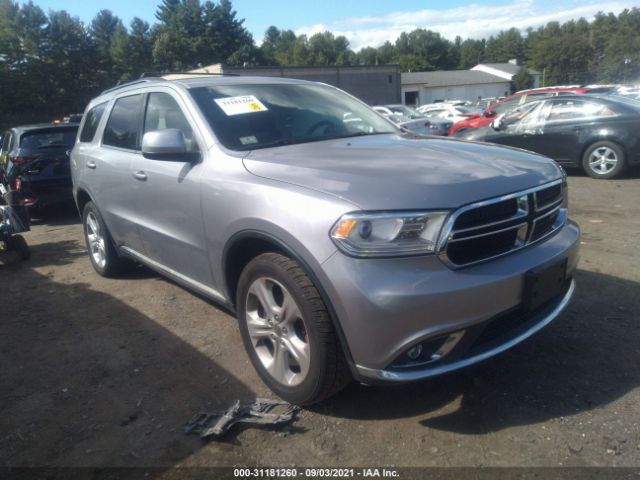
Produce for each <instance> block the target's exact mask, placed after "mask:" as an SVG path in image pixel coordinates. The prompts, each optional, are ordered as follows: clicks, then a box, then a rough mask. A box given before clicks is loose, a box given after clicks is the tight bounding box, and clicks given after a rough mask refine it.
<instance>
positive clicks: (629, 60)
mask: <svg viewBox="0 0 640 480" xmlns="http://www.w3.org/2000/svg"><path fill="white" fill-rule="evenodd" d="M630 63H631V59H630V58H629V57H625V59H624V78H623V80H622V83H627V65H629V64H630Z"/></svg>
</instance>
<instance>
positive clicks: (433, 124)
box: [373, 104, 453, 136]
mask: <svg viewBox="0 0 640 480" xmlns="http://www.w3.org/2000/svg"><path fill="white" fill-rule="evenodd" d="M373 109H374V110H375V111H376V112H378V113H379V114H380V115H382V116H383V117H385V118H386V119H388V120H390V121H391V122H393V123H395V124H396V125H398V126H399V127H401V128H403V129H405V130H408V131H410V132H411V133H415V134H417V135H437V136H446V135H448V134H449V129H450V128H451V126H452V125H453V122H452V121H451V120H447V119H444V118H437V117H436V118H431V117H429V116H427V115H425V114H424V113H421V112H419V111H417V110H416V109H415V108H412V107H408V106H406V105H401V104H394V105H376V106H374V107H373Z"/></svg>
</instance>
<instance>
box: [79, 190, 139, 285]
mask: <svg viewBox="0 0 640 480" xmlns="http://www.w3.org/2000/svg"><path fill="white" fill-rule="evenodd" d="M82 226H83V228H84V238H85V241H86V244H87V250H88V251H89V259H90V260H91V265H93V268H94V270H95V271H96V272H98V273H99V274H100V275H102V276H103V277H112V276H115V275H118V274H119V273H123V272H125V271H126V270H128V269H129V268H131V266H132V262H131V261H130V260H128V259H126V258H122V257H120V256H118V252H117V251H116V249H115V247H114V245H113V241H112V240H111V235H109V230H107V226H106V225H105V223H104V221H103V219H102V216H101V215H100V212H99V211H98V209H97V208H96V206H95V205H94V203H93V202H87V204H86V205H85V206H84V210H83V213H82Z"/></svg>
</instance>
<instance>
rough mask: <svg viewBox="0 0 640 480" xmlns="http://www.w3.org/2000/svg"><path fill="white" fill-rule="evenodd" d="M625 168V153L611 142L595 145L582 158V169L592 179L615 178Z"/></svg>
mask: <svg viewBox="0 0 640 480" xmlns="http://www.w3.org/2000/svg"><path fill="white" fill-rule="evenodd" d="M625 166H626V164H625V155H624V152H623V151H622V149H621V148H620V147H619V146H618V145H617V144H615V143H613V142H609V141H602V142H596V143H594V144H593V145H591V146H590V147H589V148H587V150H586V152H584V155H583V156H582V168H583V169H584V171H585V172H587V175H589V176H590V177H592V178H615V177H617V176H618V175H620V174H621V173H622V172H623V171H624V169H625Z"/></svg>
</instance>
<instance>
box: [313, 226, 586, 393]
mask: <svg viewBox="0 0 640 480" xmlns="http://www.w3.org/2000/svg"><path fill="white" fill-rule="evenodd" d="M579 237H580V229H579V227H578V225H577V224H575V223H574V222H572V221H568V222H567V224H566V225H565V226H563V227H562V228H561V229H560V230H558V231H557V232H556V233H554V234H553V235H552V236H551V237H549V238H548V239H546V240H544V241H542V242H540V243H538V244H535V245H531V246H530V247H527V248H525V249H523V250H520V251H518V252H514V253H512V254H510V255H506V256H504V257H502V258H498V259H495V260H492V261H488V262H486V263H483V264H479V265H475V266H472V267H468V268H464V269H460V270H455V271H454V270H451V269H449V268H447V267H446V266H445V265H444V264H443V263H442V262H441V261H440V260H439V259H438V258H437V257H435V256H426V257H408V258H400V259H398V258H395V259H357V258H351V257H347V256H345V255H342V254H340V253H336V254H334V255H333V256H332V257H331V258H329V259H328V260H327V261H326V262H325V263H324V264H323V265H322V268H323V270H322V272H321V276H322V278H321V280H322V283H323V286H324V288H325V291H326V292H327V294H328V295H329V298H330V300H331V302H332V305H333V307H334V310H335V312H336V315H337V317H338V319H339V321H340V326H341V329H342V331H343V333H344V338H345V340H346V343H347V346H348V348H349V351H350V354H351V358H352V359H353V362H354V364H355V373H356V375H357V376H358V377H359V378H358V379H359V380H361V381H364V382H375V381H387V382H403V381H413V380H419V379H422V378H428V377H431V376H434V375H439V374H442V373H446V372H450V371H453V370H457V369H459V368H463V367H466V366H468V365H471V364H473V363H477V362H479V361H482V360H484V359H487V358H489V357H491V356H493V355H496V354H498V353H500V352H502V351H504V350H507V349H508V348H511V347H512V346H514V345H516V344H518V343H519V342H521V341H523V340H524V339H526V338H528V337H529V336H531V335H533V334H534V333H535V332H537V331H538V330H540V329H541V328H543V327H544V326H545V325H547V324H549V323H550V322H551V321H552V320H553V319H554V318H556V317H557V316H558V315H559V314H560V312H562V310H563V309H564V308H565V307H566V306H567V305H568V303H569V302H570V300H571V297H572V295H573V293H574V291H575V283H574V281H573V280H572V279H571V275H572V273H573V271H574V270H575V268H576V265H577V261H578V250H579ZM563 260H566V262H567V270H566V271H567V278H569V279H570V280H569V281H568V282H567V284H566V288H565V290H564V291H563V292H562V293H561V295H559V296H558V297H557V298H555V299H553V300H552V301H550V302H549V303H547V304H545V305H544V306H543V307H541V308H540V309H538V310H537V311H534V312H533V313H531V314H528V315H526V316H524V317H523V316H522V315H520V316H519V317H517V314H518V312H519V311H520V306H521V304H522V301H523V298H522V296H523V291H524V285H525V275H526V274H527V272H529V271H531V270H533V269H536V268H538V267H539V266H541V265H545V264H548V263H554V262H561V261H563ZM329 279H330V280H329ZM509 315H511V316H514V320H513V322H516V321H517V324H516V323H513V328H511V326H512V325H511V323H509V322H511V320H510V318H511V317H509ZM516 317H517V319H516ZM497 319H500V322H498V321H497ZM488 325H492V329H493V330H496V325H497V326H498V327H499V328H503V327H504V330H505V334H504V335H493V337H492V338H491V341H487V342H484V343H483V344H482V345H478V343H477V342H475V343H474V342H473V340H474V339H477V337H478V336H482V330H485V329H486V330H489V328H488ZM494 333H495V332H494ZM498 333H499V332H498ZM449 336H450V337H452V338H455V340H456V342H458V341H459V345H458V346H456V348H450V349H446V348H445V349H444V355H442V357H441V358H439V359H438V360H437V361H433V362H430V363H429V364H426V365H424V366H421V367H419V368H410V369H399V368H396V367H395V366H392V365H395V363H394V362H396V361H397V359H398V358H399V357H401V356H402V355H403V354H404V353H405V352H406V351H407V349H409V348H411V347H412V346H415V345H418V344H427V343H428V342H429V341H431V340H433V339H439V338H443V337H445V338H446V337H449ZM465 336H466V337H467V339H468V341H467V339H465V341H460V337H462V338H464V337H465ZM485 336H486V335H485ZM465 342H466V343H465ZM454 346H455V345H454Z"/></svg>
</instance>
